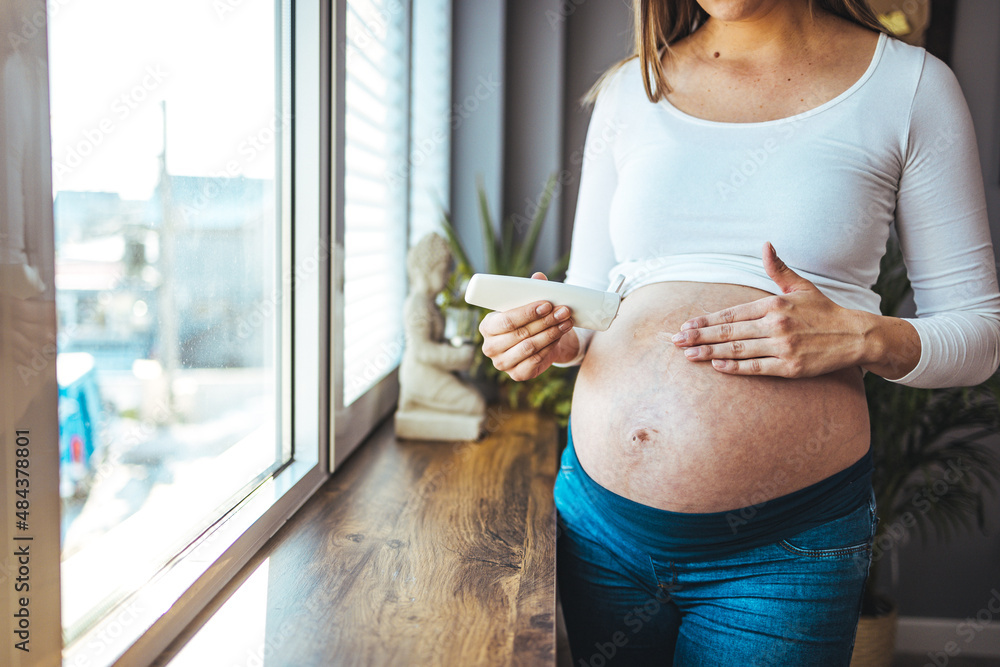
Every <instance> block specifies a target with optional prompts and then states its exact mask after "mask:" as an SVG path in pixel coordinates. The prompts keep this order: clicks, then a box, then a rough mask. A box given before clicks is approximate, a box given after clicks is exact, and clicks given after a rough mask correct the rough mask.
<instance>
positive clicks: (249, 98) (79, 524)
mask: <svg viewBox="0 0 1000 667" xmlns="http://www.w3.org/2000/svg"><path fill="white" fill-rule="evenodd" d="M279 20H280V15H279V14H277V13H276V11H275V7H274V5H273V3H270V2H265V1H261V0H259V1H257V2H244V3H240V4H238V5H233V6H230V5H228V4H225V3H215V4H214V5H213V4H212V3H205V2H201V1H200V0H171V1H170V2H166V1H162V2H155V3H123V2H120V1H118V0H81V2H78V3H76V4H74V5H73V7H72V9H71V10H67V11H66V12H64V13H63V14H61V15H59V16H57V17H55V19H54V20H53V21H52V23H51V25H50V56H49V71H50V87H51V91H52V93H51V111H52V121H51V122H52V136H53V180H54V183H53V185H54V191H55V239H56V245H55V257H56V269H55V279H56V288H57V290H56V304H57V312H58V316H59V331H60V334H59V343H58V346H59V356H58V361H57V372H58V376H59V394H60V397H59V401H60V462H61V465H60V495H61V496H62V498H63V530H62V543H63V549H62V616H63V625H64V636H65V637H66V639H67V641H69V642H72V641H73V640H74V639H76V638H77V637H78V636H80V634H81V633H82V632H84V631H85V630H87V629H89V628H90V627H92V626H93V625H94V624H95V622H96V621H97V620H99V619H100V618H101V617H102V616H103V615H104V613H105V612H106V611H107V610H108V609H110V608H112V607H113V606H114V605H116V604H118V603H119V602H121V601H122V600H123V599H125V598H126V597H127V596H128V595H130V594H131V593H133V592H134V591H136V590H137V589H138V588H139V587H141V586H142V585H143V584H144V583H145V582H147V581H149V580H150V579H151V578H152V577H153V575H154V574H155V573H156V572H157V571H159V570H160V569H161V568H162V567H163V566H164V565H165V564H166V563H167V562H168V561H170V560H171V559H172V558H174V556H175V555H176V554H178V553H179V552H181V551H182V550H183V549H184V548H185V547H186V546H187V545H188V544H190V543H191V542H192V541H193V540H194V539H195V538H196V537H197V536H198V535H199V534H201V533H202V532H204V531H205V530H206V529H207V528H208V527H210V526H211V525H213V524H214V523H216V521H218V519H219V518H220V517H221V516H223V515H224V514H225V513H226V512H228V511H229V510H230V509H231V508H232V507H234V506H235V505H236V504H237V503H239V502H240V501H241V500H242V499H243V498H245V497H246V496H247V494H248V493H249V491H250V490H251V489H253V488H254V487H255V486H257V485H259V484H260V483H261V481H262V480H263V479H265V478H266V477H268V476H269V475H271V474H272V473H273V472H274V471H275V470H277V469H278V468H279V467H280V466H282V465H283V464H285V463H286V462H287V461H288V460H289V459H290V457H291V446H290V443H289V442H287V441H286V440H285V439H284V437H283V435H284V434H283V432H282V428H281V424H282V420H283V419H285V418H286V415H284V414H283V413H282V410H281V406H280V403H279V396H281V377H282V363H283V361H282V359H281V354H280V350H281V348H282V344H283V341H282V327H281V326H280V324H281V315H282V313H281V309H280V304H281V297H282V292H281V280H280V278H279V276H280V273H279V272H280V271H281V270H282V269H283V262H282V257H281V254H282V243H281V239H282V237H283V226H284V225H285V224H287V223H288V220H287V219H284V217H283V216H282V212H281V207H280V204H281V201H282V198H283V196H285V193H284V192H282V187H283V184H284V183H285V181H284V180H283V178H282V148H283V146H284V143H283V138H284V137H285V135H286V134H287V129H288V126H287V122H286V120H285V119H286V118H287V117H288V115H287V114H286V113H283V112H282V105H283V103H284V102H285V101H286V99H285V98H286V96H285V95H284V93H283V91H284V88H285V87H286V86H287V82H286V81H283V80H282V79H283V77H282V76H281V66H282V60H283V58H282V47H281V44H280V33H279V32H278V30H277V27H278V26H280V22H279ZM125 53H127V54H128V57H127V58H123V57H122V54H125Z"/></svg>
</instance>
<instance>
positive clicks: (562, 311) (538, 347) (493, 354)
mask: <svg viewBox="0 0 1000 667" xmlns="http://www.w3.org/2000/svg"><path fill="white" fill-rule="evenodd" d="M550 307H551V306H550ZM497 314H498V315H503V313H497ZM572 328H573V320H572V319H570V311H569V308H567V307H566V306H560V307H559V308H556V309H555V311H554V312H552V313H550V314H548V315H546V316H545V317H543V318H540V319H537V320H534V321H532V322H529V323H528V324H527V325H525V326H523V327H519V328H517V329H514V330H513V331H507V332H506V333H501V334H495V335H491V336H484V338H485V340H484V341H483V354H485V355H486V356H487V357H489V358H491V359H492V360H493V365H494V366H495V367H496V368H497V369H498V370H501V371H507V372H508V373H510V372H511V371H512V370H514V369H517V368H518V367H520V366H521V365H522V364H523V363H524V362H526V361H527V362H529V363H528V365H529V366H531V365H533V364H540V363H542V362H543V361H544V358H543V357H542V352H543V351H544V350H546V349H547V348H548V347H550V346H551V345H552V344H553V343H556V342H558V341H559V339H560V338H562V337H563V335H564V334H566V333H567V332H569V331H571V330H572ZM521 370H522V371H523V370H524V368H521ZM539 372H541V371H539ZM536 375H537V373H536ZM511 377H514V374H513V373H511ZM532 377H533V376H532ZM514 379H518V378H516V377H515V378H514Z"/></svg>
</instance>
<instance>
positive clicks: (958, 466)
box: [864, 240, 1000, 614]
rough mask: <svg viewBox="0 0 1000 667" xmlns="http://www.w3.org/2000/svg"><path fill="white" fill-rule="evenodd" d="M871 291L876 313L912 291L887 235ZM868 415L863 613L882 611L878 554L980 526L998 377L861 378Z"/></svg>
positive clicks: (995, 461) (991, 475) (991, 474)
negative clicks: (946, 384) (870, 497)
mask: <svg viewBox="0 0 1000 667" xmlns="http://www.w3.org/2000/svg"><path fill="white" fill-rule="evenodd" d="M874 289H875V291H876V292H878V293H879V294H880V295H881V297H882V312H883V314H885V315H895V314H897V313H898V312H899V310H900V307H901V306H902V304H903V303H904V300H905V298H906V297H907V295H908V293H909V289H910V284H909V280H908V279H907V277H906V272H905V269H904V267H903V260H902V255H901V253H900V251H899V247H898V244H897V243H896V242H895V241H894V240H890V243H889V247H888V249H887V252H886V255H885V257H883V258H882V264H881V267H880V272H879V278H878V282H877V283H876V285H875V288H874ZM864 382H865V392H866V394H867V396H868V413H869V418H870V420H871V437H872V456H873V459H874V464H875V472H874V475H873V477H872V484H873V486H874V488H875V498H876V502H877V503H878V508H879V519H880V522H879V528H878V532H877V534H876V538H875V548H874V551H873V558H874V562H873V563H872V568H871V572H870V576H869V581H868V586H867V590H866V599H865V613H866V614H875V613H878V612H879V611H881V610H883V609H884V608H885V606H886V601H885V600H884V599H883V598H881V596H880V595H879V593H878V590H877V581H878V577H877V573H878V571H879V569H880V567H879V566H880V565H881V563H882V562H884V561H883V560H882V557H883V556H884V555H886V553H887V551H888V550H889V549H892V548H896V547H897V546H898V545H899V542H900V540H901V539H905V538H906V536H908V535H909V534H910V532H911V531H913V532H914V533H916V534H918V535H919V536H920V537H921V539H922V540H923V541H924V542H926V541H927V539H928V538H929V537H930V536H931V535H934V536H935V537H939V538H941V539H943V540H944V541H948V540H949V539H951V538H952V537H953V536H954V535H955V534H956V533H958V532H959V531H962V530H970V529H972V528H974V527H976V526H978V528H979V529H980V530H983V529H984V511H983V510H984V502H985V498H986V496H987V495H989V494H991V493H994V492H995V491H996V489H997V483H998V482H1000V457H998V456H997V454H996V452H995V451H994V449H992V448H991V447H990V445H989V444H988V443H987V438H989V437H990V436H993V435H995V434H997V433H1000V376H998V375H993V376H992V377H991V378H989V379H988V380H987V381H986V382H984V383H982V384H980V385H978V386H975V387H953V388H946V389H917V388H913V387H906V386H903V385H900V384H897V383H894V382H889V381H887V380H884V379H882V378H880V377H878V376H877V375H875V374H874V373H868V374H867V375H866V376H865V380H864Z"/></svg>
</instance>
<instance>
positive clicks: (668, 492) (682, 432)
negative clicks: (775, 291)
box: [572, 282, 869, 512]
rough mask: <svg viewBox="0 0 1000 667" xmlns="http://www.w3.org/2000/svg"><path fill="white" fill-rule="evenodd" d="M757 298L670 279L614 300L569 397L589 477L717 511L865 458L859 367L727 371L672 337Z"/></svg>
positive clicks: (660, 500) (648, 500) (671, 503)
mask: <svg viewBox="0 0 1000 667" xmlns="http://www.w3.org/2000/svg"><path fill="white" fill-rule="evenodd" d="M764 296H767V293H766V292H763V291H761V290H758V289H754V288H751V287H744V286H740V285H727V284H717V283H688V282H669V283H658V284H654V285H649V286H647V287H643V288H640V289H638V290H636V291H635V292H634V293H632V294H630V295H629V296H628V297H627V298H626V299H625V300H623V301H622V305H621V309H620V310H619V313H618V317H617V318H616V319H615V321H614V323H613V324H612V325H611V328H610V329H608V330H607V331H605V332H601V333H598V334H595V336H594V338H593V340H592V342H591V345H590V349H589V350H588V352H587V356H586V357H585V358H584V363H583V365H582V367H581V368H580V374H579V376H578V378H577V382H576V389H575V391H574V394H573V415H572V432H573V443H574V446H575V447H576V450H577V456H578V457H579V459H580V463H581V465H582V466H583V468H584V470H586V471H587V473H588V474H589V475H590V476H591V477H593V478H594V479H595V480H596V481H597V482H598V483H599V484H601V485H602V486H604V487H605V488H607V489H610V490H611V491H614V492H615V493H618V494H619V495H622V496H625V497H626V498H630V499H632V500H635V501H636V502H640V503H643V504H645V505H650V506H653V507H658V508H661V509H666V510H671V511H675V512H720V511H726V510H730V509H735V508H739V507H746V506H749V505H754V504H757V503H760V502H763V501H765V500H769V499H771V498H776V497H778V496H781V495H784V494H786V493H791V492H792V491H796V490H798V489H801V488H804V487H806V486H809V485H810V484H813V483H815V482H818V481H820V480H822V479H824V478H826V477H829V476H830V475H832V474H834V473H836V472H838V471H840V470H843V469H844V468H846V467H848V466H849V465H851V464H852V463H854V462H855V461H857V460H858V459H859V458H861V456H862V455H864V453H865V452H866V451H867V449H868V441H869V427H868V410H867V407H866V403H865V395H864V387H863V384H862V382H861V371H860V369H858V368H846V369H843V370H840V371H837V372H835V373H830V374H827V375H823V376H820V377H816V378H804V379H787V378H778V377H747V376H733V375H725V374H723V373H720V372H718V371H716V370H715V369H714V368H712V366H711V364H710V363H709V362H693V361H690V360H688V359H687V358H686V357H685V356H684V354H683V352H682V351H681V350H680V349H679V348H677V347H675V346H674V345H673V343H671V342H670V337H671V336H673V335H674V334H675V333H677V331H679V330H680V326H681V324H683V323H684V322H685V321H687V320H688V319H690V318H691V317H694V316H696V315H702V314H705V313H710V312H715V311H717V310H721V309H723V308H727V307H729V306H733V305H737V304H740V303H746V302H748V301H753V300H755V299H759V298H761V297H764Z"/></svg>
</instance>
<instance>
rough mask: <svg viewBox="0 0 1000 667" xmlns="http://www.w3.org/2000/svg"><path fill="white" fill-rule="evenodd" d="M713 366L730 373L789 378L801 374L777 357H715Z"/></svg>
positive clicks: (722, 371) (721, 371)
mask: <svg viewBox="0 0 1000 667" xmlns="http://www.w3.org/2000/svg"><path fill="white" fill-rule="evenodd" d="M712 368H714V369H715V370H717V371H719V372H720V373H727V374H729V375H772V376H776V377H787V378H793V377H798V376H799V371H798V370H797V369H796V368H795V367H793V366H792V365H790V364H788V363H787V362H784V361H782V360H781V359H777V358H775V357H761V358H755V359H741V360H737V359H713V360H712Z"/></svg>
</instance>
